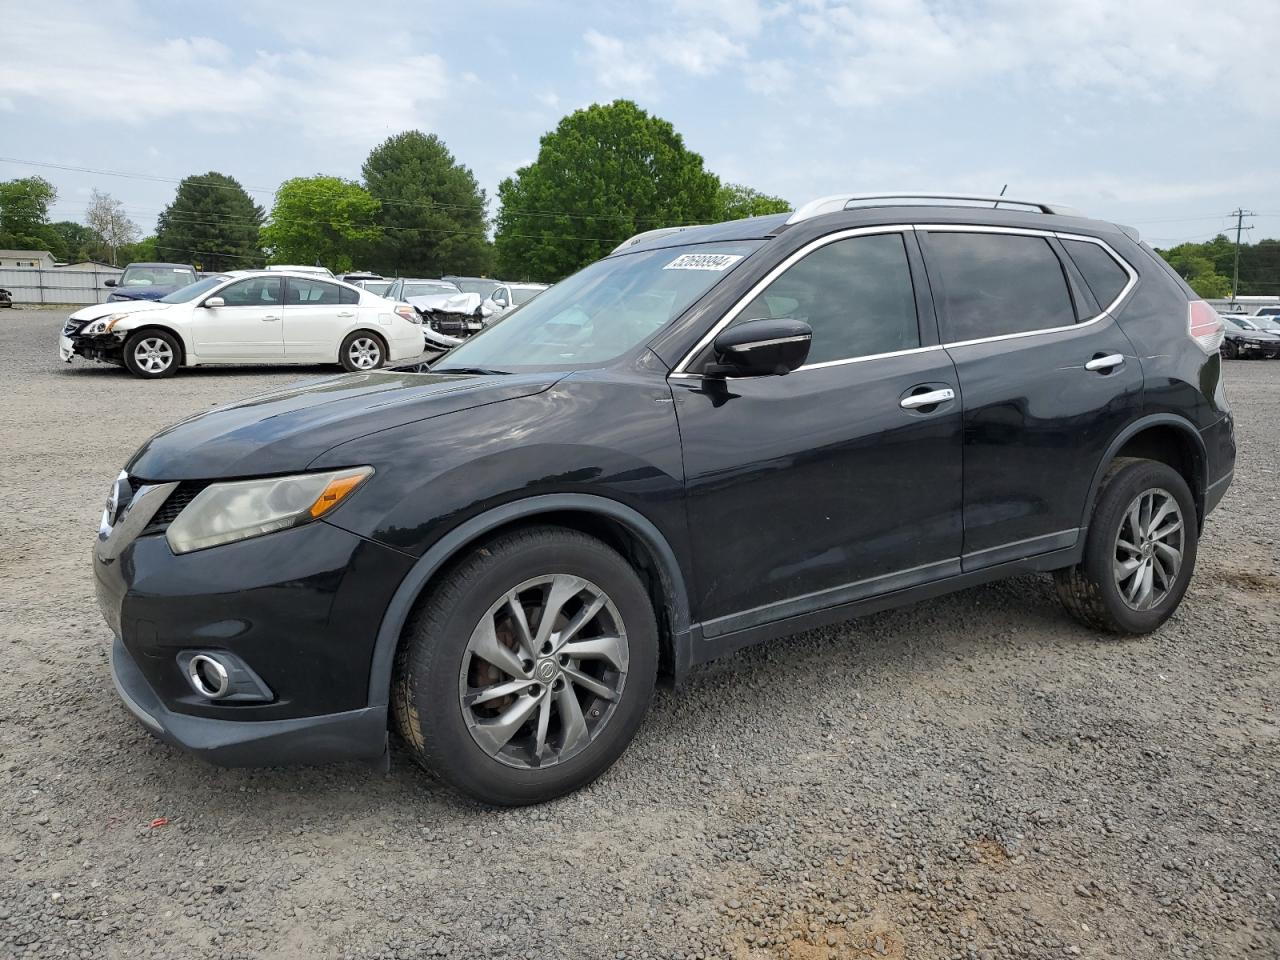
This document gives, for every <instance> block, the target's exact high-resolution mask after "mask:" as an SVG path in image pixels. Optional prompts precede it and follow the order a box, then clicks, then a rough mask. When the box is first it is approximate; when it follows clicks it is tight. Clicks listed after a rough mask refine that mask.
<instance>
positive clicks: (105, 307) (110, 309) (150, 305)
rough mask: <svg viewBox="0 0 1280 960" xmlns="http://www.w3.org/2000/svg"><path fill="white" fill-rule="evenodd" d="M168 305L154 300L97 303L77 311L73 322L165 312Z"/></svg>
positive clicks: (73, 316)
mask: <svg viewBox="0 0 1280 960" xmlns="http://www.w3.org/2000/svg"><path fill="white" fill-rule="evenodd" d="M168 306H169V304H167V303H157V302H156V301H154V300H117V301H115V302H114V303H95V304H94V305H93V306H91V307H85V308H84V309H82V310H77V311H76V312H75V313H73V314H72V315H71V319H72V320H100V319H101V318H103V317H110V316H113V315H115V314H117V313H140V312H142V311H144V310H163V309H165V308H166V307H168Z"/></svg>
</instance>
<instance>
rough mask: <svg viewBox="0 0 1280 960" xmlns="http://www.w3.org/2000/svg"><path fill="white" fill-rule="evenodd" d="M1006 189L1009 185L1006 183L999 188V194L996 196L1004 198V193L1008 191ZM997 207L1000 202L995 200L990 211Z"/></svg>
mask: <svg viewBox="0 0 1280 960" xmlns="http://www.w3.org/2000/svg"><path fill="white" fill-rule="evenodd" d="M1008 189H1009V185H1008V184H1007V183H1006V184H1005V185H1004V186H1003V187H1001V188H1000V193H999V194H998V196H1001V197H1003V196H1004V192H1005V191H1006V190H1008ZM998 206H1000V201H999V200H997V201H996V202H995V203H993V204H992V205H991V209H992V210H994V209H995V208H996V207H998Z"/></svg>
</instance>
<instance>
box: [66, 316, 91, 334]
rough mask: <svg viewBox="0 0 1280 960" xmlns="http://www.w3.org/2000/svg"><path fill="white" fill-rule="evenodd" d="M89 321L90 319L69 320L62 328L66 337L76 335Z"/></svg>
mask: <svg viewBox="0 0 1280 960" xmlns="http://www.w3.org/2000/svg"><path fill="white" fill-rule="evenodd" d="M88 322H89V321H88V320H68V321H67V322H66V325H65V326H64V327H63V328H62V335H63V336H64V337H72V336H75V335H76V334H77V333H79V332H80V331H81V330H83V329H84V325H85V324H86V323H88Z"/></svg>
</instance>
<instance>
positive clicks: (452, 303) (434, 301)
mask: <svg viewBox="0 0 1280 960" xmlns="http://www.w3.org/2000/svg"><path fill="white" fill-rule="evenodd" d="M383 296H385V297H387V298H388V299H389V300H395V301H396V302H398V303H407V304H409V305H410V306H411V307H413V309H414V310H416V311H417V312H418V315H419V316H421V317H422V338H423V340H424V341H425V343H426V345H427V346H428V347H429V348H433V349H437V350H448V349H450V348H452V347H456V346H457V345H458V344H460V343H461V342H462V341H463V340H465V339H466V338H467V337H469V336H471V335H472V334H473V333H477V332H478V331H480V330H482V329H483V328H484V325H485V320H486V316H485V312H484V310H483V309H482V308H481V301H480V294H478V293H467V292H464V291H462V290H459V289H458V287H457V286H456V285H454V284H452V283H449V282H448V281H446V280H414V279H407V278H401V279H399V280H397V281H396V282H395V283H393V284H392V285H391V289H390V290H388V291H387V292H386V293H385V294H383Z"/></svg>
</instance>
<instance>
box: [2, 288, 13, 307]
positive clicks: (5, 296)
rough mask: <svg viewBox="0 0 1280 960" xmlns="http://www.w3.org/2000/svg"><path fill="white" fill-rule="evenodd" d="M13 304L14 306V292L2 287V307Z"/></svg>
mask: <svg viewBox="0 0 1280 960" xmlns="http://www.w3.org/2000/svg"><path fill="white" fill-rule="evenodd" d="M12 306H13V294H12V293H10V292H9V291H8V290H6V289H4V287H0V307H12Z"/></svg>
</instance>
